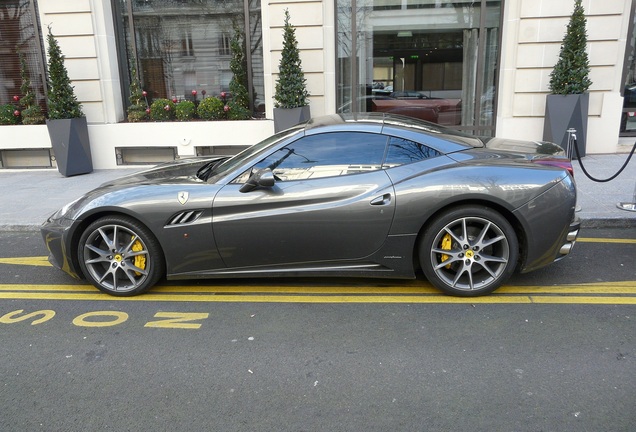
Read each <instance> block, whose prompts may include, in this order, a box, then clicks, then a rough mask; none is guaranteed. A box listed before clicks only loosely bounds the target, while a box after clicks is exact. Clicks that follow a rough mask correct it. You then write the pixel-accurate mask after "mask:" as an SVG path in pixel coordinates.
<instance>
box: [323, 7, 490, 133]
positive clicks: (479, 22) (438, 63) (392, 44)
mask: <svg viewBox="0 0 636 432" xmlns="http://www.w3.org/2000/svg"><path fill="white" fill-rule="evenodd" d="M336 6H337V7H336V14H337V17H336V20H337V23H336V25H337V76H338V78H337V79H338V87H337V93H336V98H337V99H336V100H337V106H336V109H337V111H338V112H364V111H379V112H386V113H394V114H402V115H408V116H411V117H415V118H419V119H422V120H428V121H431V122H434V123H438V124H442V125H445V126H448V127H451V128H455V129H462V130H465V131H468V132H473V133H478V134H480V135H489V134H494V128H495V125H494V120H495V113H494V108H495V106H496V104H495V100H494V99H495V96H496V94H495V88H496V84H497V83H496V80H497V64H498V58H499V50H500V49H499V46H500V31H499V27H500V21H501V1H486V0H481V1H459V2H451V1H448V0H437V1H431V0H337V2H336ZM352 34H355V35H357V37H355V38H353V37H352V36H351V35H352Z"/></svg>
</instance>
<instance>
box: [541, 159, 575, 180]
mask: <svg viewBox="0 0 636 432" xmlns="http://www.w3.org/2000/svg"><path fill="white" fill-rule="evenodd" d="M532 162H535V163H538V164H541V165H548V166H553V167H557V168H562V169H564V170H566V171H567V172H569V173H570V175H571V176H572V178H574V167H573V166H572V162H571V161H570V160H569V159H534V160H533V161H532Z"/></svg>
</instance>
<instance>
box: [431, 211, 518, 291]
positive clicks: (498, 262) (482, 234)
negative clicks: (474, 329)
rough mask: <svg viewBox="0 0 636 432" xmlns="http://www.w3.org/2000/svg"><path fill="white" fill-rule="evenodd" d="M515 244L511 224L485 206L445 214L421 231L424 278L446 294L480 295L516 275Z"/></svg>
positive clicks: (516, 250) (515, 238) (494, 288)
mask: <svg viewBox="0 0 636 432" xmlns="http://www.w3.org/2000/svg"><path fill="white" fill-rule="evenodd" d="M518 256H519V243H518V240H517V236H516V234H515V231H514V229H513V228H512V226H511V225H510V223H509V222H508V221H507V220H506V219H505V218H504V217H503V216H501V214H499V213H498V212H496V211H494V210H491V209H490V208H488V207H481V206H462V207H457V208H455V209H452V210H449V211H447V212H445V213H443V214H442V215H441V216H440V217H439V218H438V219H437V220H435V221H434V222H433V223H432V224H431V225H430V226H428V228H427V229H426V231H425V232H424V235H423V237H422V240H421V242H420V249H419V257H420V265H421V266H422V271H423V272H424V275H425V276H426V278H427V279H428V280H429V281H430V282H431V283H432V284H433V285H435V286H436V287H437V288H439V289H441V290H442V291H444V292H445V293H447V294H450V295H456V296H479V295H485V294H489V293H491V292H493V291H494V290H496V289H497V288H498V287H499V286H501V284H503V283H504V282H505V281H506V280H507V279H508V278H509V277H510V276H511V275H512V273H513V272H514V270H515V267H516V265H517V258H518Z"/></svg>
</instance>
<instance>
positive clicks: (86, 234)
mask: <svg viewBox="0 0 636 432" xmlns="http://www.w3.org/2000/svg"><path fill="white" fill-rule="evenodd" d="M575 203H576V189H575V184H574V179H573V171H572V165H571V164H570V161H569V159H568V158H567V157H566V156H565V155H564V152H563V150H562V149H561V148H560V147H559V146H557V145H555V144H552V143H546V142H528V141H518V140H505V139H501V138H477V137H473V136H469V135H464V134H461V133H459V132H456V131H452V130H449V129H445V128H444V127H441V126H439V125H436V124H432V123H428V122H426V121H421V120H417V119H410V118H407V117H401V116H395V115H388V114H382V113H363V114H337V115H331V116H325V117H319V118H315V119H313V120H311V121H310V122H308V123H307V124H303V125H299V126H296V127H294V128H291V129H288V130H286V131H283V132H280V133H278V134H276V135H273V136H272V137H270V138H268V139H266V140H264V141H262V142H260V143H258V144H255V145H253V146H252V147H249V148H248V149H246V150H244V151H243V152H241V153H239V154H238V155H236V156H233V157H230V158H227V157H220V158H219V157H217V158H210V157H207V158H192V159H183V160H178V161H175V162H171V163H168V164H163V165H160V166H156V167H154V168H151V169H148V170H145V171H141V172H139V173H135V174H132V175H128V176H125V177H122V178H120V179H118V180H115V181H112V182H108V183H105V184H103V185H101V186H100V187H99V188H97V189H95V190H93V191H90V192H88V193H87V194H85V195H84V196H82V197H79V198H78V199H77V200H75V201H73V202H71V203H69V204H67V205H66V206H64V207H63V208H62V209H60V210H59V211H57V212H56V213H55V214H53V215H52V216H51V217H50V218H49V219H48V220H47V221H46V222H45V223H44V224H43V225H42V228H41V231H42V235H43V238H44V241H45V244H46V246H47V248H48V250H49V251H50V258H49V259H50V261H51V263H53V265H54V266H56V267H57V268H60V269H62V270H64V271H65V272H67V273H68V274H70V275H72V276H74V277H78V278H86V279H87V280H88V281H89V282H90V283H92V284H93V285H94V286H95V287H97V288H98V289H100V290H101V291H103V292H105V293H108V294H112V295H116V296H130V295H136V294H140V293H143V292H145V291H147V290H148V289H150V288H151V287H152V286H153V285H155V284H156V283H157V282H158V281H160V280H161V279H162V278H167V279H200V278H206V279H214V278H239V277H250V278H258V277H282V276H310V277H318V276H337V277H343V276H352V277H373V278H403V279H413V278H416V277H417V275H418V273H419V272H420V271H421V272H422V273H423V274H424V276H425V277H426V279H428V280H429V281H430V283H432V284H433V285H434V286H436V287H437V288H439V289H440V290H442V291H443V292H445V293H447V294H450V295H457V296H478V295H484V294H488V293H491V292H493V291H494V290H496V289H497V288H498V287H499V286H501V285H502V284H503V283H504V282H505V281H506V280H507V279H508V278H509V277H510V276H511V274H512V273H513V272H514V271H515V270H517V271H520V272H529V271H532V270H535V269H538V268H541V267H543V266H546V265H548V264H550V263H552V262H554V261H556V260H559V259H561V258H563V257H565V256H566V255H567V254H568V253H569V252H570V250H571V248H572V246H573V245H574V243H575V241H576V237H577V235H578V229H579V221H578V218H577V217H576V216H575V211H574V209H575Z"/></svg>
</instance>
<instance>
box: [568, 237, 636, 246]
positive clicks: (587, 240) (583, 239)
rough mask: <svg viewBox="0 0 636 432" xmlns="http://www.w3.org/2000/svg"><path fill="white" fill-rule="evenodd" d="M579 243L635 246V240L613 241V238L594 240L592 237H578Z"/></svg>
mask: <svg viewBox="0 0 636 432" xmlns="http://www.w3.org/2000/svg"><path fill="white" fill-rule="evenodd" d="M576 241H577V242H581V243H624V244H636V239H615V238H594V237H580V238H578V239H576Z"/></svg>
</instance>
